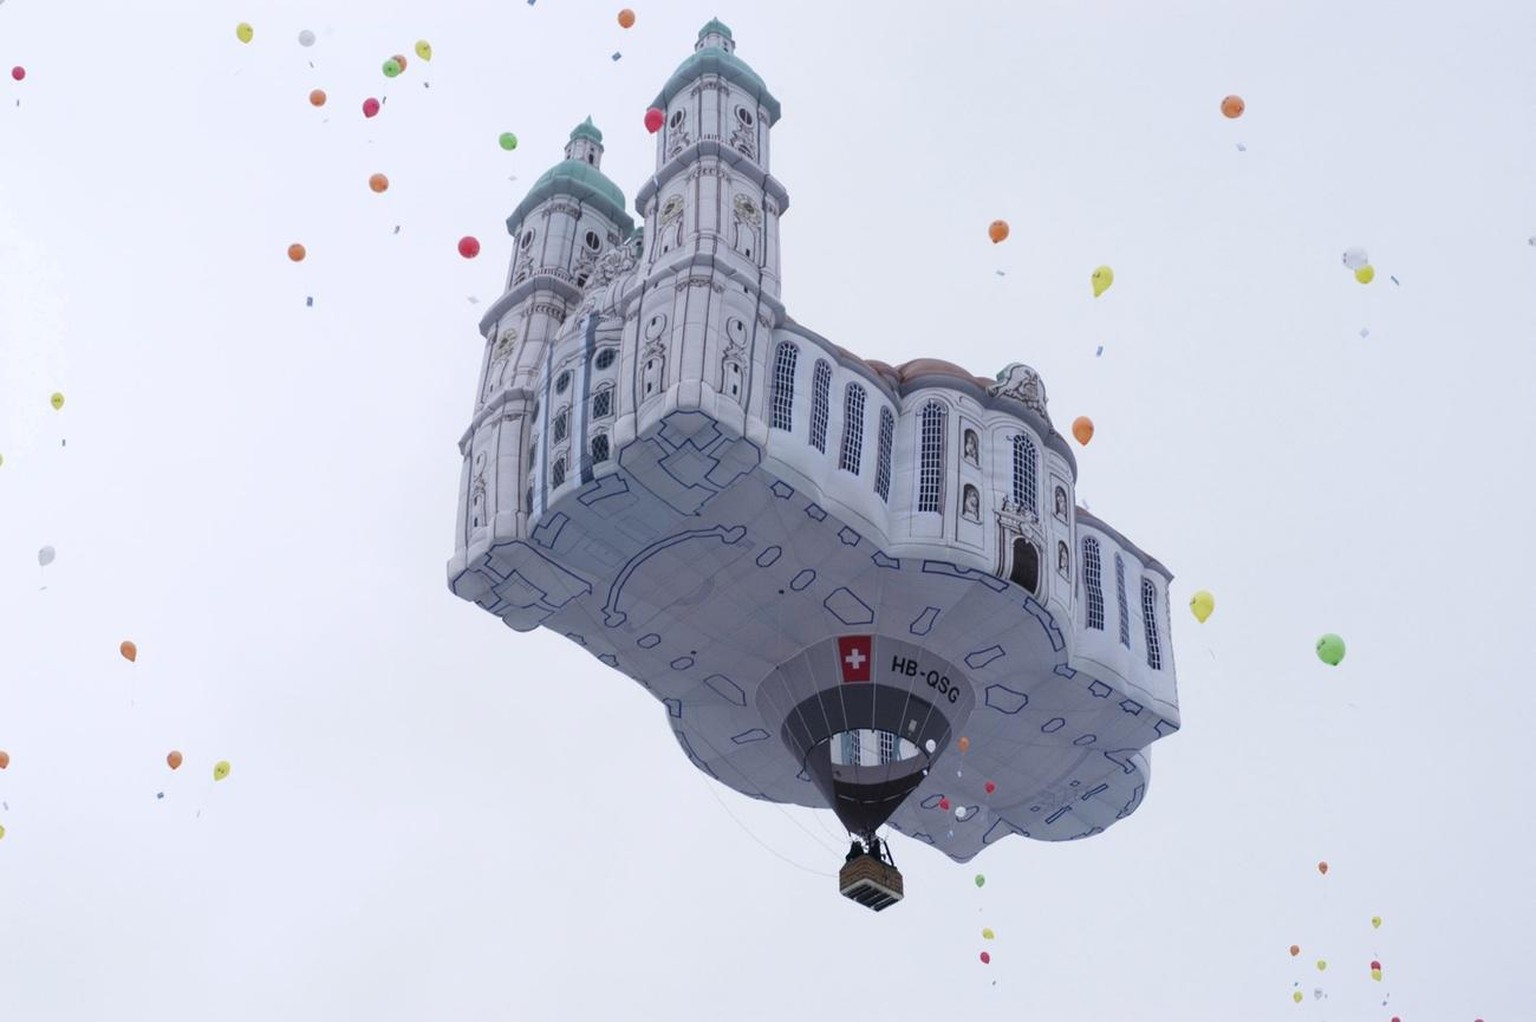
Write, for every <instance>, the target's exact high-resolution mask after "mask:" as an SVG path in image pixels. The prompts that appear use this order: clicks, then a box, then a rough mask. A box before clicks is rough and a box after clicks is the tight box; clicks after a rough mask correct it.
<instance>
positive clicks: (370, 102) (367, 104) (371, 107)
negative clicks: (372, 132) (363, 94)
mask: <svg viewBox="0 0 1536 1022" xmlns="http://www.w3.org/2000/svg"><path fill="white" fill-rule="evenodd" d="M378 112H379V101H378V100H376V99H374V98H373V97H372V96H369V97H368V98H367V99H365V100H363V116H364V117H372V116H373V115H374V114H376V113H378Z"/></svg>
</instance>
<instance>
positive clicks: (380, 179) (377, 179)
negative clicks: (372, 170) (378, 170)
mask: <svg viewBox="0 0 1536 1022" xmlns="http://www.w3.org/2000/svg"><path fill="white" fill-rule="evenodd" d="M368 187H369V188H372V189H373V190H374V191H376V192H383V191H387V190H388V189H389V178H387V177H385V176H384V175H383V174H374V175H372V176H370V177H369V178H368Z"/></svg>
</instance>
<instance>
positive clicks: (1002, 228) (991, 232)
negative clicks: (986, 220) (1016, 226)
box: [987, 220, 1008, 245]
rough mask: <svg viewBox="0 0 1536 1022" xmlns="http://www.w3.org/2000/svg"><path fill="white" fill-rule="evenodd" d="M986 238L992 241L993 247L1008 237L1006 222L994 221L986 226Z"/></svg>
mask: <svg viewBox="0 0 1536 1022" xmlns="http://www.w3.org/2000/svg"><path fill="white" fill-rule="evenodd" d="M987 237H989V238H991V239H992V244H994V245H996V244H997V243H998V242H999V241H1002V240H1003V239H1004V238H1006V237H1008V221H1006V220H994V221H992V222H991V223H990V224H988V225H987Z"/></svg>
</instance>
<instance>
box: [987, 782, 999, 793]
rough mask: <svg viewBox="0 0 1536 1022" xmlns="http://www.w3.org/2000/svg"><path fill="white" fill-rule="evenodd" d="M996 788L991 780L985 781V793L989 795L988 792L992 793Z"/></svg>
mask: <svg viewBox="0 0 1536 1022" xmlns="http://www.w3.org/2000/svg"><path fill="white" fill-rule="evenodd" d="M996 790H997V785H995V784H993V783H992V782H991V781H988V782H987V794H988V795H990V794H992V793H993V792H994V791H996Z"/></svg>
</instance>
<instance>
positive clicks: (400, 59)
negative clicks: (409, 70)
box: [394, 53, 405, 71]
mask: <svg viewBox="0 0 1536 1022" xmlns="http://www.w3.org/2000/svg"><path fill="white" fill-rule="evenodd" d="M394 61H395V63H396V64H399V65H400V70H402V71H404V70H405V58H404V57H402V56H401V55H400V54H398V53H397V54H395V56H394Z"/></svg>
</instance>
